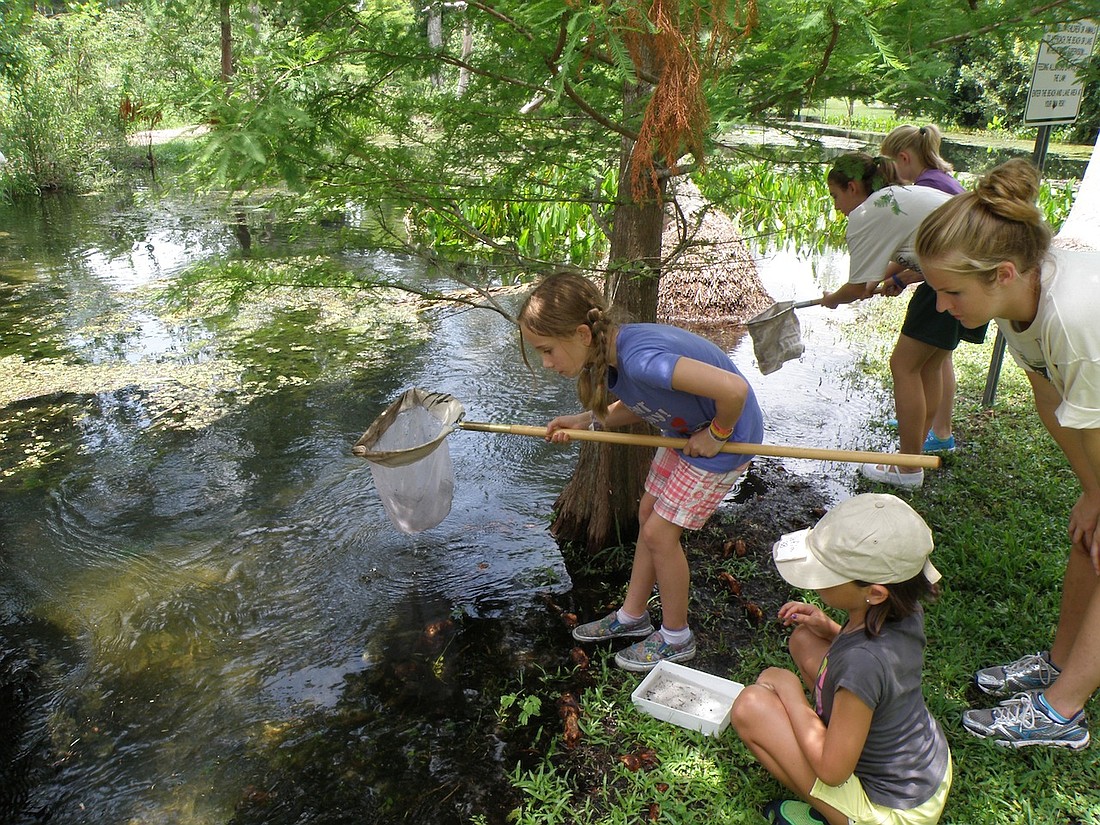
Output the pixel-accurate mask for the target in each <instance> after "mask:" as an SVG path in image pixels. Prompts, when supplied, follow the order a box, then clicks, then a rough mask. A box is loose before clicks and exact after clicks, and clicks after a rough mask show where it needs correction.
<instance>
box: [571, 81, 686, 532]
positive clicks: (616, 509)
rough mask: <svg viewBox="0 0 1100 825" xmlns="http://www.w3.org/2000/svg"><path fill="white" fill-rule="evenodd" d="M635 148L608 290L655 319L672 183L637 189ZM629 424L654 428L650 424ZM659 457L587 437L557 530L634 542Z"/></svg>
mask: <svg viewBox="0 0 1100 825" xmlns="http://www.w3.org/2000/svg"><path fill="white" fill-rule="evenodd" d="M648 94H649V88H648V87H642V86H638V85H634V84H630V85H628V86H627V88H626V90H625V92H624V95H623V100H624V107H625V108H626V111H627V112H628V114H629V113H631V112H637V111H638V110H639V109H640V107H644V105H645V101H646V99H647V98H648ZM633 149H634V145H633V142H632V141H629V140H627V139H625V138H624V139H623V141H622V147H621V149H620V161H619V188H618V193H617V197H616V206H615V209H614V212H613V213H612V228H611V252H610V259H609V260H610V262H609V264H608V278H607V296H608V299H609V300H610V302H611V303H612V304H613V305H614V306H617V307H619V308H620V309H621V310H623V311H625V312H627V313H628V314H629V315H630V318H631V320H634V321H654V320H655V319H656V317H657V284H658V281H659V280H660V277H661V236H662V229H663V226H664V205H663V194H664V193H663V189H664V186H663V184H660V185H659V186H660V188H659V189H653V190H650V191H648V192H645V193H643V194H642V197H637V193H635V192H633V191H632V188H631V175H630V163H631V157H632V152H633ZM625 431H634V432H646V433H650V432H652V430H651V429H650V428H649V427H647V426H646V425H639V426H636V427H630V428H625ZM652 457H653V450H652V449H651V448H647V447H624V446H613V445H610V444H598V443H595V442H584V443H582V444H581V448H580V456H579V458H578V460H577V468H576V470H574V472H573V477H572V478H571V479H570V481H569V483H568V484H567V485H566V487H565V489H564V490H562V493H561V495H560V496H558V500H557V501H556V502H555V504H554V511H555V517H554V523H553V525H552V527H551V531H552V532H553V534H554V536H555V537H556V538H558V539H559V540H561V541H565V542H569V543H572V544H576V545H580V546H583V547H585V548H586V549H588V550H598V549H601V548H604V547H610V546H614V545H616V544H628V543H632V542H633V541H634V539H635V537H636V536H637V531H638V501H639V500H640V499H641V495H642V490H643V483H644V481H645V475H646V471H647V469H648V467H649V462H650V460H651V459H652Z"/></svg>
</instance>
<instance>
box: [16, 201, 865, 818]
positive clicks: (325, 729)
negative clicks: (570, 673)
mask: <svg viewBox="0 0 1100 825" xmlns="http://www.w3.org/2000/svg"><path fill="white" fill-rule="evenodd" d="M0 226H3V227H4V229H5V231H6V232H8V233H9V234H8V235H7V236H4V237H3V239H2V241H0V291H2V293H3V295H4V297H5V304H4V308H3V311H2V313H0V356H7V357H9V358H12V359H13V360H11V361H9V362H8V363H9V365H14V364H16V363H24V364H25V363H26V362H28V361H30V362H37V361H40V360H41V359H43V358H57V357H59V356H64V357H65V358H66V359H67V361H68V362H72V363H75V364H85V365H98V366H102V367H106V368H111V369H117V368H119V367H120V366H127V365H130V366H134V365H140V366H141V367H142V370H141V371H133V372H127V373H123V375H125V376H128V378H124V379H122V380H121V381H120V383H119V384H118V385H114V386H108V387H103V386H100V387H95V388H93V387H86V386H82V385H72V384H66V383H65V380H64V379H59V381H58V385H57V386H56V387H53V388H51V389H50V391H49V393H48V394H46V395H36V394H34V393H30V394H26V393H24V394H23V395H20V396H18V398H20V399H21V400H18V401H14V402H12V403H9V404H7V405H6V406H5V407H3V409H0V420H2V421H3V430H2V432H3V436H2V438H0V456H2V459H3V460H2V464H0V466H2V467H3V468H7V470H8V471H10V470H12V468H14V467H18V468H19V469H18V472H7V473H6V475H0V517H2V524H0V607H2V611H3V613H2V615H3V625H4V628H5V629H4V637H5V639H6V642H7V646H8V648H10V649H12V650H23V651H26V650H33V651H34V656H33V657H26V656H25V657H24V658H23V659H21V660H20V661H35V662H38V664H36V665H35V666H34V667H36V668H37V670H36V674H37V676H36V679H35V681H34V684H35V687H34V688H33V689H29V691H28V694H27V696H26V697H25V698H28V699H29V700H30V701H29V702H28V703H27V704H25V705H22V706H21V708H22V710H21V711H20V712H21V713H22V717H20V718H25V719H26V720H27V722H26V725H25V726H24V727H23V728H21V730H22V731H23V737H24V738H23V739H22V740H21V743H22V745H24V746H26V747H27V748H29V749H30V750H29V752H30V753H33V754H34V755H35V758H36V759H37V760H38V762H37V764H36V766H35V768H34V769H33V770H31V769H29V768H27V769H25V770H24V771H23V773H22V775H21V779H22V781H24V782H26V781H27V777H28V776H29V777H33V779H34V782H33V783H30V784H31V787H29V788H28V789H27V790H26V793H25V795H24V797H23V798H22V803H23V807H22V810H23V812H24V813H23V818H22V820H19V821H33V820H38V819H46V818H50V819H52V820H53V821H56V822H81V821H92V820H94V821H100V822H122V821H135V822H172V823H187V822H202V823H209V822H219V821H230V820H231V819H233V820H235V821H238V822H248V821H265V822H282V821H286V822H295V821H301V820H300V819H299V818H297V817H301V816H305V813H304V812H305V811H309V810H314V811H315V812H316V809H317V806H321V808H322V809H324V806H326V805H329V806H332V807H331V808H330V809H329V812H330V813H331V811H336V810H343V811H345V812H354V813H355V814H356V815H358V816H359V817H360V818H361V821H375V822H383V821H390V820H387V819H386V817H391V818H392V821H405V822H413V821H423V822H433V823H443V822H451V821H455V822H458V821H465V818H468V815H469V814H470V813H472V812H477V811H478V810H479V807H478V806H482V807H481V810H489V808H490V807H491V806H492V805H493V804H496V805H505V802H506V801H505V800H496V801H495V802H492V801H490V800H485V799H479V797H478V795H479V794H480V793H482V791H481V790H480V785H479V783H478V782H477V781H476V780H477V779H478V778H483V777H484V776H485V775H486V774H487V773H491V772H493V771H500V770H502V767H501V766H500V765H499V764H497V763H496V761H495V760H497V759H498V758H499V751H498V749H497V746H496V745H495V744H494V742H495V739H494V736H493V735H492V720H491V719H489V720H485V719H484V713H485V708H486V703H487V702H488V704H489V706H491V705H492V700H491V699H489V700H486V698H485V697H487V696H488V697H493V696H495V695H497V694H495V693H494V691H499V690H500V684H502V683H503V680H504V679H505V677H506V676H507V677H509V678H511V676H512V675H513V674H514V673H515V672H516V671H517V670H518V669H519V668H522V667H524V666H527V665H529V663H530V662H532V661H538V659H539V656H540V653H539V650H540V649H542V650H545V649H547V647H553V646H560V644H561V643H562V639H561V633H562V631H561V628H560V627H558V626H556V625H553V623H552V622H551V621H550V619H549V618H545V619H544V618H543V617H542V613H540V611H538V610H537V608H533V605H534V604H535V603H536V600H537V599H538V597H539V596H540V595H542V594H547V593H556V592H562V591H565V590H567V589H568V588H569V587H570V580H569V575H568V572H567V571H566V570H565V569H564V567H563V565H562V561H561V557H560V555H559V553H558V551H557V548H556V546H555V544H554V542H553V541H552V540H551V538H550V537H549V536H548V534H547V531H546V526H547V523H548V518H549V511H550V507H551V504H552V502H553V500H554V498H555V496H556V495H557V493H558V491H559V490H560V489H561V487H562V485H563V483H564V481H565V479H566V478H567V476H568V474H569V472H570V471H571V468H572V466H573V462H574V455H573V452H572V449H570V448H564V449H563V448H560V447H554V446H551V445H548V444H545V443H544V442H542V441H541V440H539V439H532V438H524V437H516V436H507V435H493V434H484V433H471V432H465V431H459V432H456V433H454V434H453V435H452V436H450V437H449V438H448V448H449V449H450V450H451V454H452V459H453V462H454V472H455V480H456V487H455V493H454V502H453V506H452V512H451V515H450V516H448V518H447V519H445V520H444V521H443V523H442V524H441V525H440V526H439V527H437V528H434V529H433V530H430V531H427V532H426V533H423V534H419V535H416V536H406V535H404V534H401V533H399V532H397V531H396V530H394V529H393V527H392V526H391V525H390V523H389V521H388V519H387V518H386V516H385V513H384V512H383V509H382V506H381V503H380V502H379V500H378V497H377V495H376V494H375V491H374V489H373V485H372V483H371V479H370V473H369V469H368V468H367V466H366V465H365V463H364V462H363V461H362V460H361V459H359V458H356V457H354V456H353V455H351V452H350V447H351V444H353V443H354V441H355V440H356V439H357V438H358V437H359V435H361V433H362V431H363V430H364V429H365V428H366V426H367V425H368V424H369V423H370V422H371V421H372V420H373V419H374V418H375V417H376V416H377V415H378V414H379V413H380V412H381V411H382V410H383V409H384V408H385V406H386V405H387V404H388V403H389V402H390V401H391V400H392V399H393V398H395V397H396V396H397V395H398V394H399V393H400V392H401V391H402V390H403V389H405V388H406V387H408V386H413V385H416V386H422V387H425V388H427V389H430V390H435V391H440V392H447V393H451V394H452V395H455V396H456V397H458V398H459V399H461V400H462V401H463V402H464V404H465V406H466V410H467V414H468V416H469V418H471V419H472V420H482V421H497V422H504V423H535V424H541V423H543V422H545V421H546V420H548V419H549V418H550V417H552V416H553V415H555V414H557V413H559V412H561V411H564V410H572V409H575V407H576V401H575V395H574V390H573V388H572V386H570V385H569V384H568V383H566V382H561V381H558V380H554V379H552V378H548V377H546V376H532V375H531V374H530V373H529V372H528V371H527V369H526V367H525V366H524V364H523V362H522V361H521V360H520V358H519V353H518V349H517V343H516V336H515V333H514V330H513V329H512V327H511V326H510V325H509V323H508V322H507V321H506V320H505V319H503V318H501V317H500V316H498V315H496V314H495V313H492V312H487V311H472V310H444V311H438V312H435V313H433V314H432V315H431V316H430V335H429V336H428V337H427V338H426V339H420V338H418V337H416V336H415V335H413V334H412V333H411V332H410V330H408V329H405V328H404V327H402V326H401V324H400V323H397V322H395V323H394V324H393V325H392V326H389V325H386V324H382V325H375V326H371V325H370V324H366V325H365V326H364V329H368V330H370V332H369V333H363V335H364V336H365V335H368V334H369V335H374V336H376V338H375V339H374V340H375V341H377V342H378V344H379V345H378V346H375V347H373V348H369V347H366V346H365V345H363V343H362V341H361V340H358V339H355V338H354V336H350V337H349V335H348V334H347V333H346V332H343V331H339V332H336V331H333V330H330V329H327V328H326V327H325V325H324V324H318V323H316V321H317V319H318V318H321V317H322V316H323V313H324V310H323V309H319V308H317V307H306V306H298V307H294V308H292V309H291V310H288V311H287V312H286V313H285V314H278V313H275V314H271V315H268V316H264V317H261V318H256V319H248V320H249V321H250V323H252V326H251V327H249V328H248V334H247V335H244V336H240V335H238V337H237V338H236V339H232V338H231V337H230V336H229V335H228V334H227V333H226V330H227V327H219V326H218V324H219V323H222V322H220V321H219V322H215V321H210V322H208V323H207V322H200V321H198V320H197V319H188V318H180V317H177V316H174V315H172V314H170V313H162V312H161V311H160V308H159V307H158V305H157V303H156V302H155V301H152V300H150V298H149V294H148V288H149V287H150V286H152V285H155V284H156V283H159V282H162V281H166V280H169V279H171V278H172V277H174V276H175V275H176V274H178V273H179V272H180V271H181V270H182V269H183V268H184V267H185V266H187V265H188V263H190V262H192V261H194V260H197V259H201V258H203V257H206V256H215V255H223V254H226V251H227V250H228V249H231V248H232V235H231V232H232V229H231V227H227V226H226V225H225V224H223V223H222V222H221V221H220V220H218V219H217V217H216V216H214V215H212V214H208V213H206V212H204V211H203V210H201V209H195V208H185V207H182V206H180V205H162V204H159V203H156V204H154V203H150V204H142V203H135V202H133V201H126V200H122V201H112V202H106V203H102V202H99V203H97V202H94V201H81V202H79V203H77V202H75V201H65V200H60V199H58V200H46V201H42V202H40V203H38V204H34V205H31V206H29V207H22V208H17V207H11V206H4V207H0ZM348 262H349V265H351V266H359V267H369V268H372V269H373V270H375V271H379V272H385V273H387V274H392V275H400V276H402V277H405V278H423V277H427V276H426V274H425V273H424V272H422V271H421V270H420V269H419V268H418V266H417V264H416V263H415V262H413V261H410V260H404V259H401V258H399V257H397V256H393V255H391V254H388V253H363V254H361V255H356V256H349V258H348ZM765 267H766V270H765V272H766V280H767V282H768V285H769V287H770V288H771V290H772V293H773V295H774V297H775V298H777V299H778V300H783V299H787V298H805V297H810V296H816V295H818V294H820V292H821V289H822V287H823V286H831V285H833V283H834V282H835V281H836V280H842V279H843V276H842V273H843V271H844V262H843V260H842V259H831V258H829V259H823V260H822V261H821V262H819V267H818V270H817V271H814V270H813V269H812V268H810V267H807V266H806V265H805V264H802V263H799V262H797V261H795V260H794V259H793V258H792V256H789V255H782V254H777V255H775V256H772V257H770V258H769V259H768V260H767V261H766V262H765ZM515 299H516V298H515V296H514V297H513V300H515ZM359 311H361V312H363V313H365V315H364V321H368V320H370V319H371V318H373V317H374V316H372V315H371V313H374V312H380V311H381V309H379V308H377V307H372V306H371V305H370V304H366V303H364V304H362V305H361V306H360V309H359ZM838 317H840V316H838V315H837V314H835V313H829V312H828V311H827V310H821V309H811V310H806V311H803V312H802V313H801V314H800V318H801V321H802V324H803V332H804V337H805V338H806V341H807V345H808V346H807V353H806V355H805V356H804V357H803V358H802V359H801V361H799V362H794V363H789V364H787V365H786V366H784V368H783V369H782V370H780V371H779V372H778V373H775V374H773V375H770V376H761V375H759V373H756V372H755V371H754V367H753V363H754V362H753V358H752V354H751V343H750V342H749V340H748V338H747V337H746V338H745V339H743V340H742V342H741V343H740V344H739V345H738V347H737V349H736V351H735V354H734V357H735V360H737V362H738V363H739V364H740V365H742V366H743V367H744V368H745V371H746V373H747V374H748V376H749V378H750V380H751V381H752V382H753V384H754V386H755V387H756V388H757V391H758V393H759V395H760V397H761V402H762V405H763V406H764V408H765V410H766V411H767V415H768V419H767V426H768V440H769V441H771V442H772V443H798V444H808V445H811V446H841V447H843V446H853V447H855V446H858V447H863V446H865V444H864V443H863V441H862V440H861V439H862V438H863V436H862V428H863V425H864V422H865V421H866V419H867V418H868V417H870V416H871V415H873V414H874V413H875V412H876V411H877V409H878V408H879V406H880V405H881V398H880V397H876V396H875V394H873V393H868V392H867V389H866V388H865V387H862V386H860V385H859V383H858V381H856V380H853V379H852V378H851V375H852V369H851V366H852V363H853V355H852V354H851V353H850V352H849V351H848V350H847V349H846V348H845V347H844V345H843V343H842V342H841V341H840V339H839V335H838V333H837V329H836V325H835V322H836V320H837V318H838ZM240 321H241V319H240V318H233V319H226V320H224V323H226V324H230V323H240ZM234 329H237V330H238V332H239V328H234ZM27 330H30V331H31V334H29V335H28V334H26V331H27ZM230 340H235V343H233V344H232V345H231V346H230V345H229V344H228V343H227V342H228V341H230ZM227 347H229V351H228V353H227V352H226V348H227ZM378 353H383V354H384V355H385V357H384V358H378V357H377V355H378ZM227 355H228V356H229V357H228V358H227V357H226V356H227ZM215 362H216V363H218V364H221V365H223V366H222V367H221V369H222V370H223V373H224V374H223V373H218V374H217V375H214V374H212V375H211V377H210V381H211V387H210V388H208V389H209V397H210V398H209V402H208V403H209V404H210V405H211V406H216V407H217V409H216V410H215V411H214V414H209V411H207V410H200V409H196V408H194V407H193V406H189V404H191V401H190V400H188V399H190V398H191V396H192V395H193V394H194V388H195V386H196V385H197V384H198V383H200V382H199V381H198V380H197V379H194V378H193V377H187V376H191V375H192V373H187V372H186V370H187V369H191V368H192V367H195V366H196V365H199V364H205V363H215ZM226 364H228V366H225V365H226ZM227 376H228V379H227ZM184 380H186V381H190V382H191V384H190V385H189V386H188V389H187V392H180V393H178V394H175V395H174V394H173V393H172V392H171V391H170V388H171V387H173V386H177V385H178V384H179V382H181V381H184ZM249 381H255V382H258V383H262V384H263V385H264V391H263V392H257V393H255V394H246V393H245V392H244V390H243V388H244V387H245V386H246V385H247V383H248V382H249ZM166 388H168V389H166ZM188 424H190V425H188ZM177 425H178V426H177ZM43 445H44V446H43ZM36 451H37V452H36ZM32 459H33V460H32ZM791 464H792V467H793V468H794V469H795V470H796V471H797V472H803V473H807V474H812V475H814V476H816V477H822V476H825V477H827V478H829V479H830V481H829V482H828V483H829V484H831V485H833V489H834V493H835V495H836V496H837V497H839V496H841V495H844V494H845V493H846V490H845V485H846V483H847V479H849V478H850V473H851V468H850V467H848V466H844V465H840V466H838V465H832V466H827V465H825V464H823V463H821V462H808V461H801V462H792V463H791ZM519 616H523V617H524V620H523V621H517V620H516V619H517V617H519ZM500 619H504V621H500ZM548 639H549V641H548ZM13 718H14V717H13ZM475 722H477V723H478V724H477V725H475V724H474V723H475ZM312 759H316V760H317V763H318V765H319V766H320V767H315V768H313V769H312V770H313V773H310V770H311V768H310V765H311V764H312V763H311V761H310V760H312ZM24 767H25V766H24ZM305 776H309V777H311V779H310V781H309V782H305V781H303V777H305ZM307 787H311V788H312V790H310V791H308V792H307V791H306V790H304V788H307ZM459 787H461V788H462V789H463V790H462V791H461V793H460V792H458V791H457V790H456V788H459ZM443 800H447V803H446V804H443ZM429 803H431V804H429ZM403 806H404V807H403ZM414 809H415V810H417V811H420V810H421V809H422V810H423V812H422V813H417V814H415V815H414V814H413V813H410V811H413V810H414ZM504 810H506V807H505V808H504ZM89 812H94V814H91V813H89ZM349 815H350V814H349ZM363 817H366V818H365V819H363Z"/></svg>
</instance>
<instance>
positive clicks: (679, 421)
mask: <svg viewBox="0 0 1100 825" xmlns="http://www.w3.org/2000/svg"><path fill="white" fill-rule="evenodd" d="M615 358H616V361H617V363H616V365H615V366H614V367H611V368H610V369H609V370H608V373H607V386H608V389H609V390H611V392H612V393H614V394H615V396H616V397H617V398H618V399H619V400H620V401H622V402H623V403H624V404H625V405H626V406H627V407H629V408H630V411H631V412H633V413H634V414H635V415H637V416H638V417H639V418H642V419H644V420H645V421H647V422H648V423H650V424H652V425H653V426H654V427H657V428H658V429H660V430H661V432H662V434H664V435H667V436H671V437H673V438H686V437H689V436H691V434H692V433H694V432H696V431H697V430H700V429H702V428H703V427H706V426H709V424H710V421H711V419H712V418H714V414H715V412H716V410H717V407H716V405H715V403H714V399H713V398H706V397H705V396H699V395H693V394H691V393H687V392H681V391H680V390H674V389H672V371H673V370H674V369H675V368H676V362H677V361H679V360H680V359H681V358H691V359H693V360H695V361H701V362H702V363H704V364H710V365H711V366H714V367H718V368H719V369H722V370H726V371H727V372H732V373H734V374H736V375H741V371H740V370H738V369H737V367H736V366H735V365H734V363H733V361H731V360H730V357H729V356H728V355H727V354H726V353H725V352H724V351H723V350H722V349H721V348H720V347H718V346H717V345H716V344H714V343H713V342H711V341H708V340H707V339H706V338H703V337H701V336H699V335H696V334H694V333H692V332H688V331H687V330H683V329H680V328H679V327H673V326H668V325H666V324H624V325H623V326H621V327H619V334H618V337H617V338H616V339H615ZM741 377H742V378H744V376H743V375H741ZM763 440H764V415H763V413H762V412H761V411H760V404H759V403H757V400H756V394H755V393H754V392H753V390H752V387H751V386H750V387H749V394H748V397H747V398H746V399H745V407H744V409H743V410H741V417H740V418H738V419H737V423H736V424H735V425H734V427H733V435H732V436H730V441H736V442H747V443H751V444H759V443H760V442H761V441H763ZM751 458H752V456H751V455H739V454H737V453H718V455H716V456H714V457H713V458H702V457H699V456H684V461H686V462H688V463H689V464H693V465H695V466H696V467H699V468H700V469H702V470H706V471H707V472H710V473H728V472H729V471H730V470H733V469H734V468H736V467H739V466H741V465H742V464H744V463H745V462H746V461H749V460H750V459H751Z"/></svg>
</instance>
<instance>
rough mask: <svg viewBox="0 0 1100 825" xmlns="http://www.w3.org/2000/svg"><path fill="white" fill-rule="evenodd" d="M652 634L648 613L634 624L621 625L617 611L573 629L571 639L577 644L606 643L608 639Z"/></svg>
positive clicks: (632, 637) (635, 637)
mask: <svg viewBox="0 0 1100 825" xmlns="http://www.w3.org/2000/svg"><path fill="white" fill-rule="evenodd" d="M652 632H653V624H652V622H650V621H649V613H648V612H646V614H645V615H644V616H642V618H640V619H639V620H638V621H637V623H635V624H623V623H622V622H620V621H619V611H618V610H612V611H611V612H610V613H608V614H607V615H606V616H604V617H603V618H602V619H597V620H596V621H594V622H588V623H587V624H582V625H577V626H576V627H574V628H573V638H574V639H576V640H577V641H578V642H606V641H607V640H608V639H640V638H642V637H643V636H648V635H649V634H650V633H652Z"/></svg>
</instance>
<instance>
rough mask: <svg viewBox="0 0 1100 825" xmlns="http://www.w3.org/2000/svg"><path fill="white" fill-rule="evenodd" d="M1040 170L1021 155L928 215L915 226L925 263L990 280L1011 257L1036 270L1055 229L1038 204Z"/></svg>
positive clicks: (1019, 266)
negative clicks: (1052, 228) (1044, 217)
mask: <svg viewBox="0 0 1100 825" xmlns="http://www.w3.org/2000/svg"><path fill="white" fill-rule="evenodd" d="M1038 197H1039V170H1038V169H1036V168H1035V166H1034V165H1033V164H1031V163H1029V162H1028V161H1026V160H1024V159H1022V158H1013V159H1012V160H1007V161H1005V162H1004V163H1002V164H1001V165H999V166H995V167H994V168H993V169H991V170H990V171H989V172H987V173H986V174H985V175H984V176H983V177H982V179H981V180H979V181H978V185H977V186H976V187H975V188H974V190H973V191H972V192H963V193H962V194H960V195H956V196H955V197H953V198H951V200H949V201H947V202H946V203H944V204H943V205H942V206H940V207H939V208H938V209H936V211H935V212H933V213H932V214H931V215H929V216H928V217H927V218H925V219H924V221H923V222H922V223H921V225H920V229H918V230H917V237H916V244H915V246H916V252H917V257H918V258H920V260H921V262H922V265H923V263H924V262H925V261H928V262H934V265H935V266H936V268H938V269H943V270H945V271H948V272H953V273H955V274H958V275H977V276H979V277H981V278H983V279H984V281H985V282H986V283H992V282H993V280H994V279H995V278H996V276H997V267H998V266H999V265H1000V264H1001V263H1002V262H1004V261H1012V262H1013V263H1014V264H1015V265H1016V269H1017V270H1018V271H1019V272H1021V273H1025V272H1033V271H1036V270H1037V269H1038V268H1039V265H1040V263H1041V262H1042V260H1043V258H1044V257H1045V256H1046V254H1047V252H1048V251H1049V250H1050V242H1051V237H1052V232H1051V229H1050V226H1049V225H1048V224H1047V223H1046V221H1045V220H1044V219H1043V213H1042V211H1041V210H1040V209H1039V207H1038V205H1037V204H1036V200H1037V199H1038Z"/></svg>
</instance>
